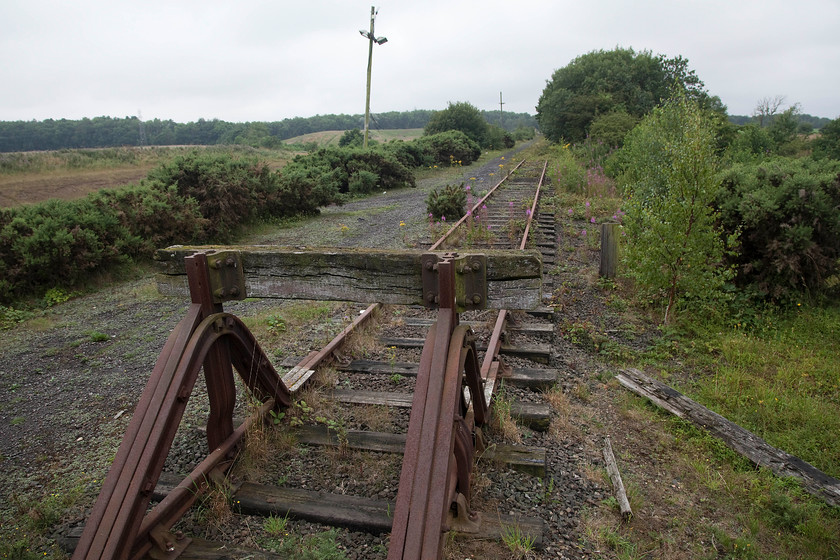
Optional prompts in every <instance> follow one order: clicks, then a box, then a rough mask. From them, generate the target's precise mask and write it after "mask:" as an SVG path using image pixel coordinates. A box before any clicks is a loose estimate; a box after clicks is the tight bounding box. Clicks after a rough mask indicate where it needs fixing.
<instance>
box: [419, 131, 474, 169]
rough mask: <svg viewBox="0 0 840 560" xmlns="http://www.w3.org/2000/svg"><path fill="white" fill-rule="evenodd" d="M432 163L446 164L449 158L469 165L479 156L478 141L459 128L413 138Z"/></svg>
mask: <svg viewBox="0 0 840 560" xmlns="http://www.w3.org/2000/svg"><path fill="white" fill-rule="evenodd" d="M415 142H417V144H418V145H419V146H420V147H421V148H422V149H423V151H424V152H426V153H427V154H428V155H429V159H431V162H432V163H433V164H438V165H440V164H446V165H448V164H449V162H450V160H451V159H454V160H456V161H460V162H461V165H469V164H471V163H472V162H474V161H475V160H477V159H478V158H479V157H480V156H481V148H480V147H479V145H478V143H477V142H475V141H473V140H471V139H470V138H469V137H468V136H467V135H466V134H464V133H463V132H461V131H459V130H450V131H448V132H441V133H440V134H432V135H431V136H423V137H422V138H418V139H417V140H415Z"/></svg>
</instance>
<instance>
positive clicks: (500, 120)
mask: <svg viewBox="0 0 840 560" xmlns="http://www.w3.org/2000/svg"><path fill="white" fill-rule="evenodd" d="M504 104H505V102H504V101H502V92H501V91H500V92H499V128H502V129H503V128H504V126H502V120H503V119H502V116H503V115H504V111H503V110H502V106H503V105H504Z"/></svg>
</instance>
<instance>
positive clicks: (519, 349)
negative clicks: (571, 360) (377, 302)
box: [379, 336, 551, 364]
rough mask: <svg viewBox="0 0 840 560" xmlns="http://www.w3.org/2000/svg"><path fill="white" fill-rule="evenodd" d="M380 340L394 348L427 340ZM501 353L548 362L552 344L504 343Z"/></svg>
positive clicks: (483, 349) (386, 338) (410, 345)
mask: <svg viewBox="0 0 840 560" xmlns="http://www.w3.org/2000/svg"><path fill="white" fill-rule="evenodd" d="M379 342H380V343H382V344H384V345H385V346H391V347H394V348H422V347H423V344H424V342H425V340H424V339H422V338H394V337H386V336H383V337H381V338H380V339H379ZM486 350H487V347H486V346H481V345H479V346H478V351H479V352H484V351H486ZM499 353H500V354H504V355H507V356H517V357H519V358H527V359H529V360H533V361H535V362H540V363H544V364H547V363H548V361H549V360H550V359H551V345H550V344H532V345H528V346H525V345H518V346H514V345H510V344H502V347H501V348H500V349H499Z"/></svg>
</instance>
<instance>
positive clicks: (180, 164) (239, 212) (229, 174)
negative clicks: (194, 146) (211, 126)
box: [148, 152, 284, 242]
mask: <svg viewBox="0 0 840 560" xmlns="http://www.w3.org/2000/svg"><path fill="white" fill-rule="evenodd" d="M148 180H149V181H151V182H152V183H153V188H166V187H168V186H170V185H174V186H175V188H176V189H177V192H178V195H180V196H181V197H183V198H185V199H189V198H191V199H193V200H195V201H196V202H197V203H198V208H199V211H200V212H201V215H202V217H204V218H205V219H206V220H207V222H206V223H205V225H204V232H203V233H204V236H205V238H206V239H213V240H214V241H216V242H227V241H229V240H230V239H231V238H232V237H233V235H234V234H235V232H236V229H237V228H238V227H239V226H240V225H241V224H243V223H246V222H248V221H249V220H251V219H253V218H256V217H259V216H260V214H262V215H263V216H265V215H269V214H284V211H283V208H282V204H283V202H282V200H280V198H279V197H280V188H279V183H278V181H277V176H276V174H273V173H271V172H270V171H269V169H268V167H267V166H266V165H264V164H261V163H259V162H258V161H257V160H256V159H255V158H243V159H233V158H231V157H229V156H218V155H213V154H199V153H198V152H193V153H191V154H188V155H185V156H178V157H176V158H175V159H174V160H173V161H172V162H170V163H167V164H163V165H161V166H159V167H158V168H157V169H154V170H152V171H151V172H150V173H149V176H148Z"/></svg>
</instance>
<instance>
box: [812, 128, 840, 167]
mask: <svg viewBox="0 0 840 560" xmlns="http://www.w3.org/2000/svg"><path fill="white" fill-rule="evenodd" d="M814 157H815V158H830V159H837V160H840V118H836V119H834V120H833V121H831V122H830V123H828V124H827V125H825V126H824V127H822V130H820V136H819V138H817V139H816V140H814Z"/></svg>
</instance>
